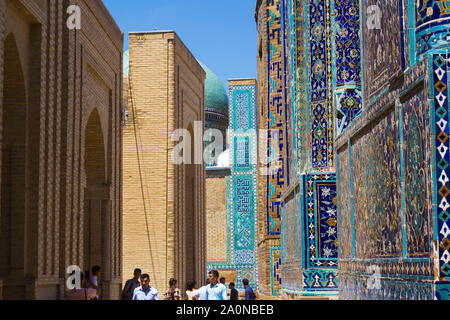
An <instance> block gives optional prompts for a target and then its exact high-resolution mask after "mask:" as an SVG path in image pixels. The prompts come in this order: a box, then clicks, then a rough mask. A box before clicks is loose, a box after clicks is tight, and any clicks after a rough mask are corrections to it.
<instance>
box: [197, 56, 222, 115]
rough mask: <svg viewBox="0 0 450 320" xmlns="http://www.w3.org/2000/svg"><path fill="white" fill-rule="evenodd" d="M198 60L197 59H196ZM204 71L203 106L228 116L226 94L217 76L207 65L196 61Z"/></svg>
mask: <svg viewBox="0 0 450 320" xmlns="http://www.w3.org/2000/svg"><path fill="white" fill-rule="evenodd" d="M197 61H198V60H197ZM198 63H199V64H200V65H201V66H202V68H203V70H205V72H206V80H205V108H206V109H210V110H214V111H217V112H220V113H222V114H225V115H227V116H228V96H227V93H226V91H225V88H224V87H223V85H222V82H221V81H220V79H219V77H217V76H216V75H215V74H214V72H212V71H211V69H209V68H208V67H207V66H205V65H204V64H203V63H201V62H200V61H198Z"/></svg>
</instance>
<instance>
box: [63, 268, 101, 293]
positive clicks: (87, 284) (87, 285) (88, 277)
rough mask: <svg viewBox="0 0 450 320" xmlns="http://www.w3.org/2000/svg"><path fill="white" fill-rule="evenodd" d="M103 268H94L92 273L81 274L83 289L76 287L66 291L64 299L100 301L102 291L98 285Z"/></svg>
mask: <svg viewBox="0 0 450 320" xmlns="http://www.w3.org/2000/svg"><path fill="white" fill-rule="evenodd" d="M101 269H102V268H101V267H99V266H94V267H92V270H91V272H92V273H89V271H85V272H81V273H80V284H81V288H77V287H74V288H73V289H70V290H66V291H65V293H64V298H65V299H66V300H99V299H100V295H101V291H100V286H99V285H98V280H99V277H100V272H101Z"/></svg>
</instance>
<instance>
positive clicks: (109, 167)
mask: <svg viewBox="0 0 450 320" xmlns="http://www.w3.org/2000/svg"><path fill="white" fill-rule="evenodd" d="M69 5H78V6H79V7H80V9H81V29H80V30H69V29H68V28H67V25H66V20H67V19H68V18H69V16H68V15H67V14H66V10H67V7H68V6H69ZM94 44H95V45H94ZM122 47H123V34H122V32H121V30H120V29H119V28H118V27H117V25H116V24H115V22H114V20H113V18H112V17H111V16H110V14H109V12H108V11H107V10H106V8H105V7H104V5H103V3H102V2H101V1H99V0H93V1H92V0H89V1H88V0H78V1H70V2H69V1H68V0H63V1H57V0H49V1H39V0H32V1H24V0H14V1H4V0H1V1H0V83H1V84H2V85H0V119H1V121H0V128H1V131H2V135H1V141H0V143H1V149H2V156H1V213H0V230H1V231H0V234H1V236H0V252H1V253H0V290H2V293H1V294H0V297H1V296H3V298H4V299H59V298H62V296H63V293H64V290H65V278H66V268H67V267H68V266H69V265H78V266H80V267H81V268H82V269H83V270H88V269H90V268H91V267H92V266H93V264H98V265H101V266H102V267H103V269H102V276H101V278H100V280H101V281H100V283H101V289H102V298H103V299H115V298H118V297H119V293H120V288H121V281H122V272H121V258H120V246H121V240H120V237H121V235H120V225H121V192H122V191H121V163H120V159H121V127H120V125H121V117H120V111H121V109H122V108H121V99H122V96H121V95H122V53H123V52H122ZM24 257H26V259H25V258H24ZM1 282H3V284H2V283H1Z"/></svg>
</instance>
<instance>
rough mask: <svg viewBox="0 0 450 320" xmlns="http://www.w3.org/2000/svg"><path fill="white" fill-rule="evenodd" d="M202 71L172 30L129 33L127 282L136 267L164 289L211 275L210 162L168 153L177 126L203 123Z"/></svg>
mask: <svg viewBox="0 0 450 320" xmlns="http://www.w3.org/2000/svg"><path fill="white" fill-rule="evenodd" d="M205 76H206V75H205V72H204V71H203V69H202V68H201V67H200V65H199V64H198V63H197V62H196V60H195V58H194V57H193V56H192V54H191V53H190V52H189V50H188V49H187V48H186V47H185V46H184V45H183V43H182V42H181V40H180V39H179V38H178V37H177V36H176V34H175V33H173V32H151V33H133V34H130V76H129V90H128V96H129V98H128V121H127V125H126V126H125V127H124V128H123V146H124V149H123V152H124V155H123V161H124V171H123V183H124V194H123V196H124V202H123V205H124V217H123V270H124V274H123V280H124V281H125V280H126V279H129V278H130V277H131V276H132V273H133V269H134V268H137V267H139V268H141V269H142V271H143V272H144V273H149V274H150V278H151V279H150V283H151V285H152V286H154V287H156V289H157V290H158V291H159V292H160V294H161V295H162V294H163V293H164V292H165V291H166V289H167V287H168V280H169V279H170V278H171V277H175V278H176V279H177V280H178V285H179V287H180V289H184V287H185V283H186V281H187V280H193V279H192V278H194V279H195V280H197V281H198V282H203V280H204V277H205V275H204V274H205V273H206V257H205V254H204V252H203V251H204V248H205V246H204V244H205V241H206V240H205V238H206V230H205V217H204V215H205V209H204V207H205V204H204V201H205V200H204V192H205V186H204V170H205V168H204V165H175V164H173V162H172V158H171V150H172V149H173V147H174V146H175V143H174V142H172V141H171V136H172V133H173V131H174V130H175V129H178V128H185V129H187V128H189V127H192V128H193V122H194V121H202V122H203V123H204V80H205ZM203 131H204V128H203V127H202V128H201V134H203ZM201 147H203V144H202V145H201Z"/></svg>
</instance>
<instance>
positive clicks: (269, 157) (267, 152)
mask: <svg viewBox="0 0 450 320" xmlns="http://www.w3.org/2000/svg"><path fill="white" fill-rule="evenodd" d="M280 17H281V11H280V1H279V0H273V1H257V4H256V11H255V19H256V23H257V30H258V106H259V112H258V129H259V132H260V135H259V141H258V168H259V170H258V171H259V172H258V177H259V179H258V188H257V193H258V198H257V199H258V200H257V201H258V238H259V240H258V260H259V266H258V268H259V291H260V293H262V294H264V295H267V296H272V295H277V292H278V290H277V289H276V288H274V286H273V285H272V284H273V282H274V281H273V280H274V279H278V280H277V281H278V283H279V284H281V264H278V268H279V269H276V270H275V271H276V272H275V271H274V270H273V268H271V267H270V266H271V264H270V261H271V257H272V252H273V249H274V248H278V247H280V244H281V242H280V240H281V239H280V234H281V207H280V204H281V203H280V196H281V193H282V191H283V190H284V188H285V185H286V183H287V180H288V170H289V163H288V161H287V156H286V155H287V151H288V150H289V148H288V142H287V140H286V139H287V136H286V133H287V126H286V124H287V118H286V116H287V114H286V112H285V106H286V105H285V102H284V99H285V94H284V88H285V77H284V68H285V67H284V56H283V52H284V51H283V36H282V33H281V19H280Z"/></svg>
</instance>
